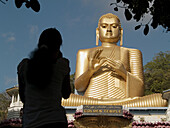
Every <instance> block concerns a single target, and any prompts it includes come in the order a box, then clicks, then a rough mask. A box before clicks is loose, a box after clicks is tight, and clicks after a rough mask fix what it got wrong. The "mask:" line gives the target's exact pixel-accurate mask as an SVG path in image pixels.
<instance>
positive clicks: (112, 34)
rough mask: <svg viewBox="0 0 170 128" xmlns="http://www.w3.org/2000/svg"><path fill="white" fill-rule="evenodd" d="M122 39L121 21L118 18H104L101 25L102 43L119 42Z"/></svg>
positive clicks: (100, 36)
mask: <svg viewBox="0 0 170 128" xmlns="http://www.w3.org/2000/svg"><path fill="white" fill-rule="evenodd" d="M119 38H120V28H119V21H118V19H117V18H115V17H113V18H107V17H103V18H102V19H101V20H100V25H99V39H100V41H101V42H109V43H113V42H118V41H119Z"/></svg>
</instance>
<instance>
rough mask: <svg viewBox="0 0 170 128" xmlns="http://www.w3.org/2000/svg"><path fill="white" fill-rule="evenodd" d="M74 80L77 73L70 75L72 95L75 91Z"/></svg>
mask: <svg viewBox="0 0 170 128" xmlns="http://www.w3.org/2000/svg"><path fill="white" fill-rule="evenodd" d="M74 80H75V73H74V74H71V75H70V85H71V92H72V93H74V90H75V86H74Z"/></svg>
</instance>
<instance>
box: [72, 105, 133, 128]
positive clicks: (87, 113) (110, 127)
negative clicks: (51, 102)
mask: <svg viewBox="0 0 170 128" xmlns="http://www.w3.org/2000/svg"><path fill="white" fill-rule="evenodd" d="M74 118H75V120H74V127H75V128H130V127H131V121H132V118H133V115H132V114H130V113H129V112H128V111H127V110H123V109H122V106H112V105H83V107H80V109H79V110H77V111H76V113H75V115H74ZM122 122H123V123H122Z"/></svg>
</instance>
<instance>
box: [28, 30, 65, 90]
mask: <svg viewBox="0 0 170 128" xmlns="http://www.w3.org/2000/svg"><path fill="white" fill-rule="evenodd" d="M61 44H62V37H61V34H60V32H59V31H58V30H57V29H55V28H49V29H46V30H44V31H43V32H42V33H41V35H40V38H39V42H38V48H36V49H35V50H34V51H33V52H31V54H30V61H29V62H28V70H27V80H28V83H30V84H33V85H36V86H40V87H43V86H47V84H48V83H49V82H50V78H51V75H52V71H53V69H52V64H53V63H54V62H56V60H57V59H58V58H60V57H62V53H61V52H60V46H61Z"/></svg>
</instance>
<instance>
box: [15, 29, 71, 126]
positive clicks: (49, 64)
mask: <svg viewBox="0 0 170 128" xmlns="http://www.w3.org/2000/svg"><path fill="white" fill-rule="evenodd" d="M61 44H62V38H61V35H60V33H59V31H58V30H57V29H55V28H49V29H46V30H44V31H43V32H42V34H41V35H40V38H39V43H38V48H37V49H35V50H34V51H33V52H32V53H31V56H30V58H29V59H23V60H22V61H21V62H20V64H19V65H18V68H17V70H18V81H19V94H20V98H21V101H22V102H23V103H24V108H23V111H24V112H23V113H24V114H23V127H24V128H67V127H68V125H67V118H66V113H65V109H64V108H63V107H62V106H61V99H62V97H63V98H65V99H67V98H69V96H70V93H71V88H70V77H69V73H70V68H69V61H68V60H67V59H66V58H63V57H62V53H61V52H60V46H61Z"/></svg>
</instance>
